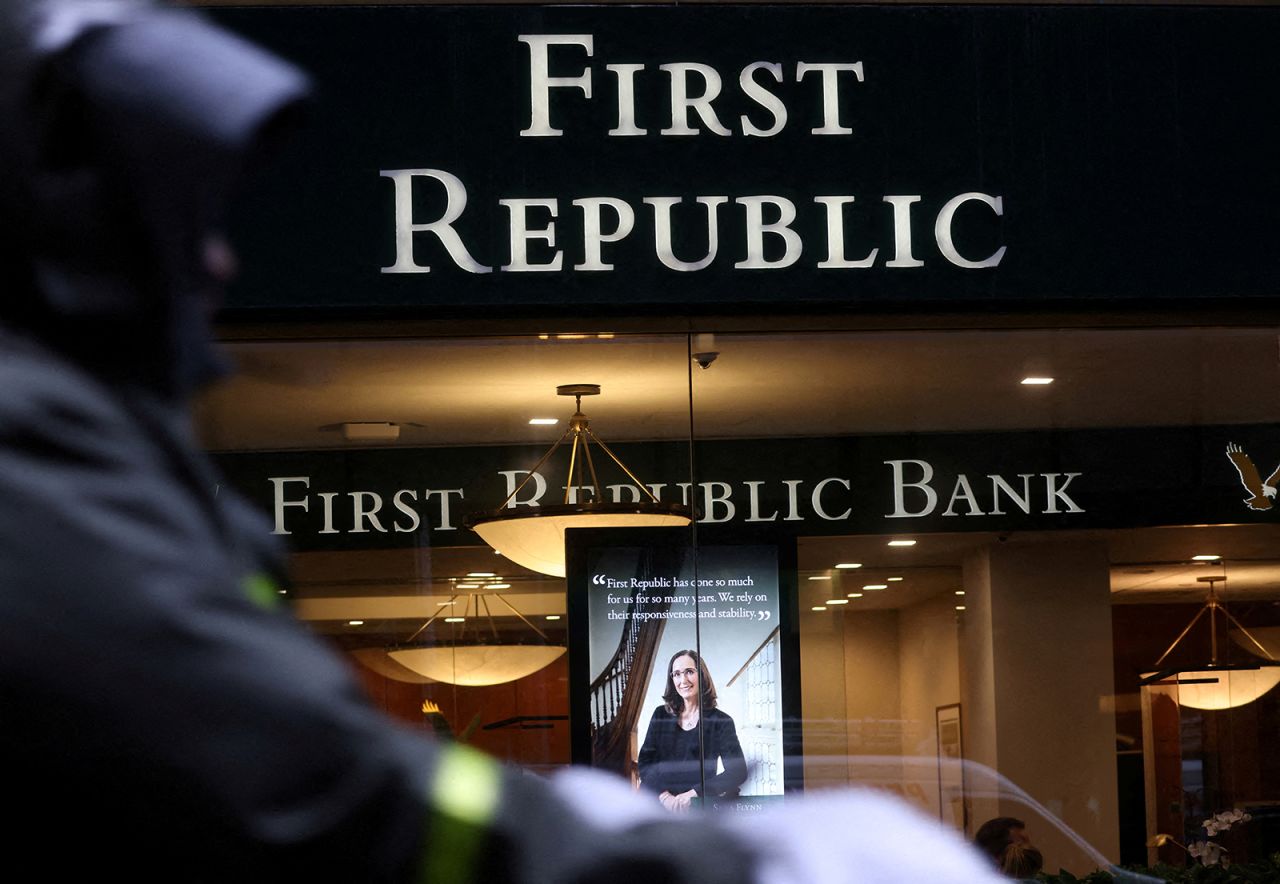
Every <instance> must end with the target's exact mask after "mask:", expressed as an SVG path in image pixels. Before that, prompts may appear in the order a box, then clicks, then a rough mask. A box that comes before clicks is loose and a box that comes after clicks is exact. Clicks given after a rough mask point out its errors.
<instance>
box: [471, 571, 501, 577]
mask: <svg viewBox="0 0 1280 884" xmlns="http://www.w3.org/2000/svg"><path fill="white" fill-rule="evenodd" d="M467 576H468V577H497V576H498V575H497V574H495V573H493V572H492V571H468V572H467Z"/></svg>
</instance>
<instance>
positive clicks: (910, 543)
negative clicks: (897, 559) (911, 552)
mask: <svg viewBox="0 0 1280 884" xmlns="http://www.w3.org/2000/svg"><path fill="white" fill-rule="evenodd" d="M889 545H890V546H915V545H916V542H915V541H914V540H890V541H889Z"/></svg>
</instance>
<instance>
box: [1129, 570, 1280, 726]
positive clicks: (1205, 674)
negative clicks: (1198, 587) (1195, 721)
mask: <svg viewBox="0 0 1280 884" xmlns="http://www.w3.org/2000/svg"><path fill="white" fill-rule="evenodd" d="M1226 579H1227V578H1226V577H1223V576H1214V577H1199V578H1197V580H1199V582H1201V583H1207V584H1209V595H1208V598H1206V599H1205V603H1204V607H1203V608H1201V609H1200V610H1199V611H1197V612H1196V615H1195V616H1194V617H1192V618H1191V622H1190V623H1188V624H1187V626H1186V628H1185V629H1183V630H1182V632H1181V633H1179V634H1178V637H1177V638H1175V639H1174V640H1173V644H1171V645H1169V647H1168V648H1167V649H1166V650H1165V652H1164V653H1163V654H1161V655H1160V659H1159V660H1157V661H1156V662H1155V666H1154V667H1152V668H1153V669H1154V670H1155V671H1154V672H1148V673H1144V674H1143V676H1142V678H1141V679H1140V680H1139V682H1138V683H1139V684H1140V685H1142V686H1144V687H1146V686H1151V685H1161V686H1177V688H1178V704H1179V705H1182V706H1190V707H1192V708H1193V709H1233V708H1235V707H1237V706H1244V705H1247V704H1249V703H1252V702H1253V701H1254V700H1256V699H1258V698H1259V697H1261V696H1262V695H1263V694H1265V693H1266V692H1267V691H1269V690H1271V689H1272V688H1274V687H1275V686H1276V685H1277V684H1280V661H1277V660H1276V659H1275V658H1274V657H1273V656H1272V655H1271V653H1270V652H1269V651H1268V650H1267V649H1266V648H1265V647H1263V646H1262V644H1261V643H1260V642H1259V641H1258V640H1257V639H1256V638H1254V636H1253V634H1252V633H1250V632H1249V630H1247V629H1245V628H1244V626H1242V625H1241V623H1240V621H1239V620H1237V619H1236V618H1235V617H1233V616H1232V615H1231V613H1230V612H1229V611H1227V609H1226V607H1225V606H1224V605H1223V604H1222V601H1221V600H1220V599H1219V598H1218V592H1217V584H1218V583H1219V582H1223V583H1225V582H1226ZM1205 614H1208V615H1209V662H1208V663H1206V664H1204V665H1202V666H1195V667H1187V666H1178V667H1166V668H1164V669H1161V668H1160V664H1161V663H1163V662H1164V661H1165V658H1167V657H1168V656H1169V654H1171V653H1172V652H1173V649H1174V648H1176V647H1177V646H1178V645H1179V644H1181V643H1182V640H1183V639H1184V638H1186V637H1187V634H1188V633H1190V632H1191V630H1192V628H1193V627H1194V626H1195V625H1196V623H1198V622H1199V621H1200V619H1201V618H1202V617H1204V615H1205ZM1219 614H1221V615H1222V616H1223V617H1224V618H1225V619H1226V620H1227V621H1228V622H1230V623H1231V624H1233V625H1234V626H1235V628H1236V630H1237V631H1236V632H1235V633H1234V634H1233V638H1234V639H1235V640H1236V642H1237V643H1239V644H1240V645H1242V646H1244V647H1246V648H1249V649H1250V651H1251V652H1252V649H1253V648H1257V650H1258V652H1260V653H1261V655H1262V657H1263V658H1264V659H1263V660H1255V661H1250V662H1243V663H1225V662H1223V661H1221V660H1220V659H1219V658H1218V615H1219Z"/></svg>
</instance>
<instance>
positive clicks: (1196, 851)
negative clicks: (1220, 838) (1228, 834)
mask: <svg viewBox="0 0 1280 884" xmlns="http://www.w3.org/2000/svg"><path fill="white" fill-rule="evenodd" d="M1251 819H1253V817H1251V816H1250V815H1249V814H1247V813H1245V812H1244V811H1243V810H1239V809H1233V810H1224V811H1222V812H1220V813H1215V814H1214V815H1213V816H1211V817H1209V819H1207V820H1205V821H1204V822H1202V823H1201V824H1200V825H1202V826H1204V830H1205V832H1206V833H1207V834H1208V836H1209V837H1210V838H1212V837H1213V836H1214V835H1217V834H1218V833H1219V832H1225V831H1227V830H1228V829H1230V828H1231V827H1232V826H1234V825H1235V824H1236V823H1247V822H1249V820H1251ZM1187 853H1189V854H1191V855H1192V856H1194V857H1195V858H1196V859H1198V860H1200V864H1201V865H1204V866H1216V865H1218V864H1219V863H1222V862H1223V860H1224V859H1225V858H1226V856H1227V849H1226V848H1225V847H1223V846H1222V845H1221V844H1218V843H1216V842H1214V841H1193V842H1191V843H1190V844H1188V845H1187ZM1225 864H1226V863H1224V865H1225Z"/></svg>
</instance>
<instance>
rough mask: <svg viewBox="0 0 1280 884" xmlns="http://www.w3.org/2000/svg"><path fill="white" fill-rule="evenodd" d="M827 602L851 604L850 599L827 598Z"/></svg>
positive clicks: (830, 603)
mask: <svg viewBox="0 0 1280 884" xmlns="http://www.w3.org/2000/svg"><path fill="white" fill-rule="evenodd" d="M826 603H827V604H828V605H847V604H849V600H848V599H827V601H826Z"/></svg>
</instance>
